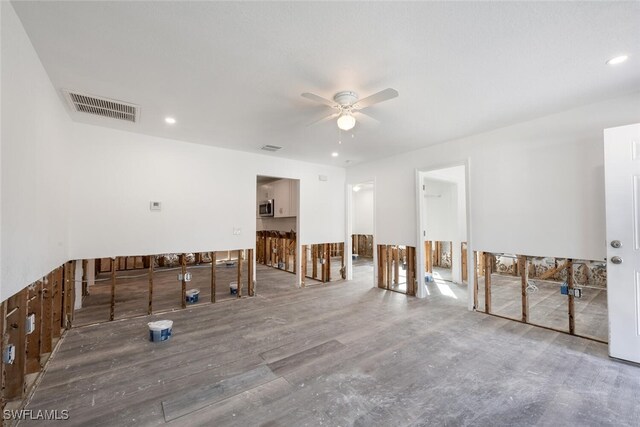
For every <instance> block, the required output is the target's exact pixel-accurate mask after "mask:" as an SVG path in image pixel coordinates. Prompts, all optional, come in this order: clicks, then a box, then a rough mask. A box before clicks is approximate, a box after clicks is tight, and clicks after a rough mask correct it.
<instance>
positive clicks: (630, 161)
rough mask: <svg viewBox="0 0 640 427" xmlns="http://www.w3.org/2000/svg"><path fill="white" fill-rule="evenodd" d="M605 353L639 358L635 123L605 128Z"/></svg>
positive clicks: (639, 129)
mask: <svg viewBox="0 0 640 427" xmlns="http://www.w3.org/2000/svg"><path fill="white" fill-rule="evenodd" d="M604 165H605V193H606V215H607V288H608V292H607V295H608V312H609V355H610V356H611V357H616V358H619V359H624V360H629V361H632V362H636V363H640V124H635V125H629V126H621V127H617V128H611V129H606V130H605V131H604Z"/></svg>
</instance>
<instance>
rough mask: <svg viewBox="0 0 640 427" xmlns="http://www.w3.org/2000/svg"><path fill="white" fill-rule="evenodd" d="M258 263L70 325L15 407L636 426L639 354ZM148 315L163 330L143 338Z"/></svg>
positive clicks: (233, 419) (446, 302)
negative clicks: (166, 297) (135, 308)
mask: <svg viewBox="0 0 640 427" xmlns="http://www.w3.org/2000/svg"><path fill="white" fill-rule="evenodd" d="M257 268H258V271H257V274H258V277H259V286H258V288H257V289H258V295H257V296H256V297H253V298H242V299H240V300H233V301H224V302H220V303H216V304H209V305H202V306H200V307H189V308H188V309H185V310H178V311H175V312H170V313H167V314H164V315H161V316H150V317H141V318H136V319H130V320H123V321H115V322H110V323H103V324H99V325H93V326H87V327H80V328H74V329H72V330H70V331H69V332H68V333H67V334H66V336H65V337H64V338H63V340H62V342H61V344H60V347H59V348H58V350H57V351H56V352H55V353H54V355H53V356H52V358H51V361H50V364H49V366H48V368H47V371H46V372H45V373H44V376H43V379H42V382H41V383H40V385H39V386H38V388H37V390H36V392H35V395H34V396H33V399H32V400H31V402H30V403H29V404H28V406H27V408H28V409H32V410H39V409H48V410H53V409H58V410H62V409H67V410H68V411H69V420H67V421H61V422H60V424H62V425H65V426H70V425H85V426H89V425H90V426H126V425H131V426H133V425H135V426H149V425H162V424H165V423H167V424H170V425H179V426H197V425H203V426H205V425H206V426H211V425H215V426H227V425H233V426H254V425H255V426H303V425H311V426H316V425H329V426H346V425H357V426H405V425H451V426H458V425H481V426H482V425H486V426H514V425H515V426H518V425H523V426H524V425H527V426H529V425H547V426H558V425H562V426H567V425H575V426H585V425H594V426H595V425H598V426H601V425H615V426H637V425H640V405H638V401H639V397H640V368H639V367H638V366H635V365H630V364H626V363H622V362H619V361H615V360H611V359H609V358H608V356H607V346H606V345H604V344H601V343H597V342H594V341H590V340H586V339H582V338H578V337H573V336H570V335H567V334H562V333H558V332H554V331H550V330H547V329H542V328H537V327H534V326H531V325H525V324H521V323H518V322H513V321H509V320H506V319H502V318H498V317H495V316H487V315H485V314H481V313H477V312H470V311H468V310H467V297H466V290H465V289H464V288H462V287H461V286H458V285H454V284H451V283H446V284H444V285H443V284H437V283H429V296H428V297H427V298H426V299H417V298H414V297H407V296H405V295H402V294H399V293H396V292H390V291H385V290H381V289H377V288H374V287H373V286H372V285H373V270H372V268H371V265H370V264H369V265H367V264H365V265H359V264H356V266H355V268H354V280H353V281H350V282H336V283H330V284H327V285H322V286H314V287H309V288H304V289H298V288H296V287H295V286H294V283H295V277H294V276H293V275H291V274H289V273H285V272H282V271H278V270H276V269H273V268H269V267H263V266H258V267H257ZM445 285H446V286H445ZM158 318H167V319H172V320H173V321H174V327H173V332H174V335H173V337H172V338H171V339H170V340H169V341H166V342H161V343H152V342H149V341H148V336H147V335H148V333H147V326H146V323H147V322H148V321H149V320H150V319H158ZM21 425H38V422H23V423H21Z"/></svg>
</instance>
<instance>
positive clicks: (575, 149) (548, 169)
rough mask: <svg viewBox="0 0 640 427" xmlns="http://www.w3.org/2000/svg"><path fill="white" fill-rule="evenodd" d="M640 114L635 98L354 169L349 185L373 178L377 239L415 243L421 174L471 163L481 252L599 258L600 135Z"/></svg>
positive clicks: (639, 98) (475, 233) (474, 224)
mask: <svg viewBox="0 0 640 427" xmlns="http://www.w3.org/2000/svg"><path fill="white" fill-rule="evenodd" d="M639 116H640V92H637V93H634V94H631V95H629V96H626V97H621V98H617V99H613V100H609V101H606V102H601V103H597V104H592V105H587V106H584V107H581V108H577V109H573V110H569V111H566V112H564V113H560V114H555V115H551V116H547V117H543V118H539V119H536V120H532V121H529V122H526V123H520V124H517V125H513V126H509V127H506V128H502V129H498V130H495V131H492V132H488V133H483V134H479V135H474V136H471V137H467V138H463V139H459V140H455V141H450V142H447V143H443V144H439V145H435V146H431V147H427V148H424V149H421V150H418V151H414V152H410V153H405V154H400V155H397V156H394V157H392V158H387V159H383V160H379V161H375V162H369V163H364V164H360V165H356V166H353V167H350V168H349V169H348V182H349V183H354V184H355V183H358V182H361V181H363V180H365V179H371V177H375V178H376V233H377V235H376V237H377V238H378V241H379V242H397V243H398V244H405V245H409V246H415V244H416V243H415V242H416V238H417V231H416V218H415V215H416V209H415V203H416V191H415V187H416V175H415V170H416V169H433V168H437V167H439V166H440V165H443V164H451V163H454V162H461V161H466V160H467V159H469V163H470V168H469V174H470V188H469V192H470V194H469V196H470V208H471V218H470V223H471V230H470V232H471V236H472V239H473V240H472V244H473V246H474V247H475V248H479V249H483V250H487V251H495V252H505V251H507V252H511V253H534V254H536V253H542V254H549V255H550V256H557V257H571V258H577V259H603V258H604V256H605V250H604V249H605V246H604V244H603V242H604V238H605V236H604V176H603V167H604V166H603V165H604V163H603V152H602V151H603V150H602V144H603V138H602V132H603V129H605V128H607V127H613V126H618V125H623V124H628V123H635V122H637V121H638V117H639ZM463 119H464V118H461V120H463ZM398 206H402V209H398Z"/></svg>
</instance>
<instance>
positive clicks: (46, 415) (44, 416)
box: [2, 409, 69, 421]
mask: <svg viewBox="0 0 640 427" xmlns="http://www.w3.org/2000/svg"><path fill="white" fill-rule="evenodd" d="M2 419H3V420H42V421H60V420H68V419H69V410H68V409H61V410H58V409H52V410H48V409H37V410H33V409H20V410H9V409H5V410H3V411H2Z"/></svg>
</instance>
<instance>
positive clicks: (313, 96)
mask: <svg viewBox="0 0 640 427" xmlns="http://www.w3.org/2000/svg"><path fill="white" fill-rule="evenodd" d="M300 96H302V97H303V98H307V99H310V100H311V101H315V102H319V103H320V104H324V105H328V106H329V107H334V108H335V106H336V103H335V102H333V101H329V100H328V99H327V98H323V97H321V96H318V95H316V94H315V93H309V92H305V93H302V94H300Z"/></svg>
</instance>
